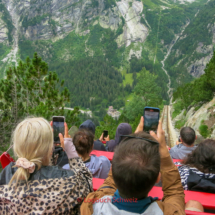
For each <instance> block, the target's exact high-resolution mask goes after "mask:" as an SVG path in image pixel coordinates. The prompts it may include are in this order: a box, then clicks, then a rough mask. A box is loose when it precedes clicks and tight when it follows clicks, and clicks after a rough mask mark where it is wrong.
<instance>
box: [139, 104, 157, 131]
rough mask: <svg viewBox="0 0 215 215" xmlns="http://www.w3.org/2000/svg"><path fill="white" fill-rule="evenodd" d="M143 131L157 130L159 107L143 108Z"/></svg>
mask: <svg viewBox="0 0 215 215" xmlns="http://www.w3.org/2000/svg"><path fill="white" fill-rule="evenodd" d="M143 117H144V131H146V132H149V131H157V128H158V122H159V117H160V109H159V108H155V107H145V108H144V113H143Z"/></svg>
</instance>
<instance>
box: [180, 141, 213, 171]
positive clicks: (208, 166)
mask: <svg viewBox="0 0 215 215" xmlns="http://www.w3.org/2000/svg"><path fill="white" fill-rule="evenodd" d="M183 164H186V165H189V166H192V167H195V168H197V169H198V170H200V171H201V172H204V173H215V140H211V139H207V140H204V141H203V142H201V143H200V144H199V145H198V146H197V147H196V149H195V150H193V151H192V152H191V153H190V154H189V155H188V156H187V158H186V159H185V160H184V161H183Z"/></svg>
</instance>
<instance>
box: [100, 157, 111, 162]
mask: <svg viewBox="0 0 215 215" xmlns="http://www.w3.org/2000/svg"><path fill="white" fill-rule="evenodd" d="M97 158H98V159H99V160H101V161H102V162H106V163H110V161H109V159H108V158H107V157H105V156H99V157H97Z"/></svg>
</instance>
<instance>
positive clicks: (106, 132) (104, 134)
mask: <svg viewBox="0 0 215 215" xmlns="http://www.w3.org/2000/svg"><path fill="white" fill-rule="evenodd" d="M107 136H108V131H107V130H104V131H103V139H104V138H105V137H107Z"/></svg>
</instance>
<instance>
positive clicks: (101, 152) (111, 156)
mask: <svg viewBox="0 0 215 215" xmlns="http://www.w3.org/2000/svg"><path fill="white" fill-rule="evenodd" d="M90 154H91V155H96V156H97V157H99V156H105V157H107V158H108V160H110V161H112V159H113V154H114V152H105V151H97V150H93V151H92V152H91V153H90Z"/></svg>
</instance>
